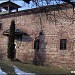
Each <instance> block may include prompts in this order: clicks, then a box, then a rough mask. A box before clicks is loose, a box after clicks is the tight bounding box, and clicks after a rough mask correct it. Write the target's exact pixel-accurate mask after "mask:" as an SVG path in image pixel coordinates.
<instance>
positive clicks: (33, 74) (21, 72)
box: [13, 66, 35, 75]
mask: <svg viewBox="0 0 75 75" xmlns="http://www.w3.org/2000/svg"><path fill="white" fill-rule="evenodd" d="M13 67H14V70H15V73H16V74H17V75H35V73H27V72H24V71H21V70H20V69H19V68H18V67H16V66H13Z"/></svg>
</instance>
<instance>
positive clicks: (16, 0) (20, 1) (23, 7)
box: [0, 0, 75, 11]
mask: <svg viewBox="0 0 75 75" xmlns="http://www.w3.org/2000/svg"><path fill="white" fill-rule="evenodd" d="M6 1H8V0H0V3H2V2H6ZM11 1H12V2H14V3H16V4H18V5H20V6H21V8H19V11H21V10H26V9H31V8H35V5H34V4H33V3H32V1H30V4H27V3H25V2H23V0H11ZM56 1H57V0H56ZM72 1H75V0H72ZM57 3H62V2H58V1H57ZM57 3H56V2H55V0H54V1H53V0H52V1H51V2H50V5H52V4H57ZM39 4H42V3H41V2H39ZM43 4H44V5H46V4H45V1H43Z"/></svg>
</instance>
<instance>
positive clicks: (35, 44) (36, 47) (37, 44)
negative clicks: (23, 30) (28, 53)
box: [34, 39, 40, 50]
mask: <svg viewBox="0 0 75 75" xmlns="http://www.w3.org/2000/svg"><path fill="white" fill-rule="evenodd" d="M39 43H40V40H39V39H35V41H34V49H35V50H39Z"/></svg>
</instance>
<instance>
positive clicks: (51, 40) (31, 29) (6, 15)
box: [0, 1, 75, 68]
mask: <svg viewBox="0 0 75 75" xmlns="http://www.w3.org/2000/svg"><path fill="white" fill-rule="evenodd" d="M20 7H21V6H19V5H17V4H15V3H13V2H11V1H7V2H3V3H1V4H0V59H7V45H8V37H9V36H8V35H9V28H10V25H11V21H12V20H14V21H15V25H16V27H15V28H16V29H15V34H16V37H17V38H15V49H16V59H18V60H20V61H21V62H24V63H33V62H37V61H35V60H34V59H38V58H39V59H38V60H39V61H40V62H41V64H42V65H51V64H52V65H55V66H59V67H63V66H64V67H70V68H72V67H74V65H75V12H74V11H73V7H72V6H71V5H70V4H66V3H64V4H59V5H50V6H44V7H40V8H34V9H28V10H23V11H18V8H20ZM4 10H5V11H4ZM13 10H15V12H13ZM37 56H38V57H37Z"/></svg>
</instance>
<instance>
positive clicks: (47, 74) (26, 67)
mask: <svg viewBox="0 0 75 75" xmlns="http://www.w3.org/2000/svg"><path fill="white" fill-rule="evenodd" d="M13 65H15V66H17V67H18V68H20V69H21V70H23V71H25V72H30V73H36V74H38V75H52V74H53V75H54V74H57V75H58V74H59V75H60V74H62V75H64V74H65V75H71V74H70V72H71V71H70V70H67V69H60V68H58V67H53V66H35V65H33V64H23V63H21V62H18V61H14V62H11V61H4V60H3V61H0V67H1V69H2V70H3V71H4V72H6V73H8V75H16V74H15V72H14V69H13V67H12V66H13ZM73 75H74V74H73Z"/></svg>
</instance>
